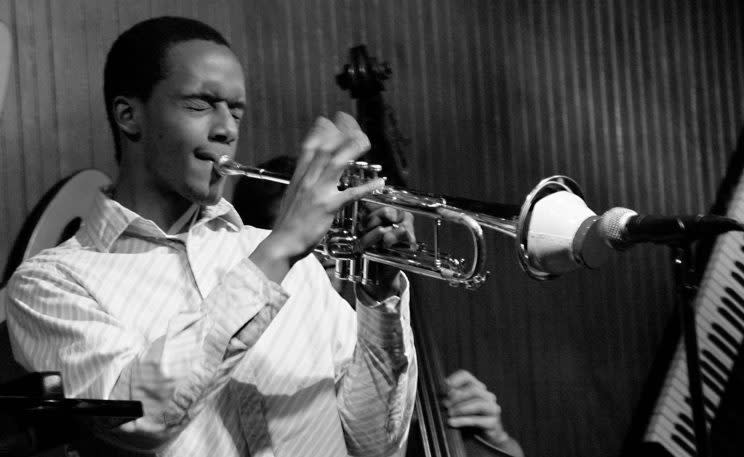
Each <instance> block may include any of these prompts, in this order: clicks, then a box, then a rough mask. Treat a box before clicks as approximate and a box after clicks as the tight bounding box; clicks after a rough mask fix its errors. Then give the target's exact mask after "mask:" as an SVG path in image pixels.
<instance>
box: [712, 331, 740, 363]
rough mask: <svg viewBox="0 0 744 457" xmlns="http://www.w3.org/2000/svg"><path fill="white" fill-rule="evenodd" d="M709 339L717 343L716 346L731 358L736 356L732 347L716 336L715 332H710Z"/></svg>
mask: <svg viewBox="0 0 744 457" xmlns="http://www.w3.org/2000/svg"><path fill="white" fill-rule="evenodd" d="M708 339H709V340H710V341H711V342H712V343H713V344H715V345H716V347H717V348H718V349H719V350H720V351H721V352H723V353H725V354H726V355H727V356H728V357H729V358H730V359H732V360H733V359H734V358H735V357H736V352H735V351H733V350H731V348H730V347H728V346H727V345H726V343H724V342H723V341H722V340H721V339H720V338H718V337H717V336H716V334H715V333H709V334H708Z"/></svg>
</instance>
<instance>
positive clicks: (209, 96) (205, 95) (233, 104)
mask: <svg viewBox="0 0 744 457" xmlns="http://www.w3.org/2000/svg"><path fill="white" fill-rule="evenodd" d="M181 98H182V99H184V100H188V99H193V98H198V99H202V100H206V101H208V102H209V103H215V102H222V101H224V102H227V106H228V107H229V108H231V109H234V108H237V109H243V110H244V109H245V102H244V101H243V100H228V99H226V98H224V97H219V96H217V95H215V94H214V93H212V92H191V93H186V94H183V95H182V96H181Z"/></svg>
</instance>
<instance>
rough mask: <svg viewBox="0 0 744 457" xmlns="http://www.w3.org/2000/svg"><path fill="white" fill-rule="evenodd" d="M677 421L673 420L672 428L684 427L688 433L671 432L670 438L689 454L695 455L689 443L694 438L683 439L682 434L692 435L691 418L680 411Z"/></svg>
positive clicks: (692, 441)
mask: <svg viewBox="0 0 744 457" xmlns="http://www.w3.org/2000/svg"><path fill="white" fill-rule="evenodd" d="M678 417H679V419H680V420H679V421H675V424H674V428H675V429H678V427H682V428H686V429H687V430H688V433H686V434H685V435H682V436H679V435H677V434H675V433H672V439H673V440H674V442H675V443H677V444H678V445H680V446H681V447H682V449H685V450H686V451H687V452H689V453H690V455H696V453H695V449H694V448H693V446H692V445H691V444H690V443H694V442H695V440H690V441H687V439H684V438H683V436H690V435H692V430H694V427H693V425H692V418H691V417H690V416H688V415H687V414H684V413H680V414H679V415H678Z"/></svg>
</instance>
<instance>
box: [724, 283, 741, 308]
mask: <svg viewBox="0 0 744 457" xmlns="http://www.w3.org/2000/svg"><path fill="white" fill-rule="evenodd" d="M723 290H724V292H726V293H727V294H728V295H729V297H731V298H732V299H733V300H734V301H735V302H736V303H738V304H739V306H744V299H742V298H741V295H739V294H737V293H736V291H735V290H734V289H732V288H730V287H724V288H723Z"/></svg>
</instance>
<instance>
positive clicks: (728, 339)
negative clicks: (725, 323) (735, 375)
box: [711, 322, 739, 355]
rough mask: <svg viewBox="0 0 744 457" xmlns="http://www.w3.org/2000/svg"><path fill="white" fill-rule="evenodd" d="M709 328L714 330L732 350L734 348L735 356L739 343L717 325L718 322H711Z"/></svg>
mask: <svg viewBox="0 0 744 457" xmlns="http://www.w3.org/2000/svg"><path fill="white" fill-rule="evenodd" d="M711 328H712V329H713V330H715V331H716V332H717V333H718V334H719V335H720V336H721V338H722V339H723V340H724V341H726V343H728V344H729V345H730V346H731V347H732V348H734V355H736V347H737V346H739V342H738V341H736V338H734V337H733V336H732V335H731V334H730V333H729V331H728V330H726V329H725V328H723V327H722V326H721V324H719V323H718V322H713V324H712V325H711Z"/></svg>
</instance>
